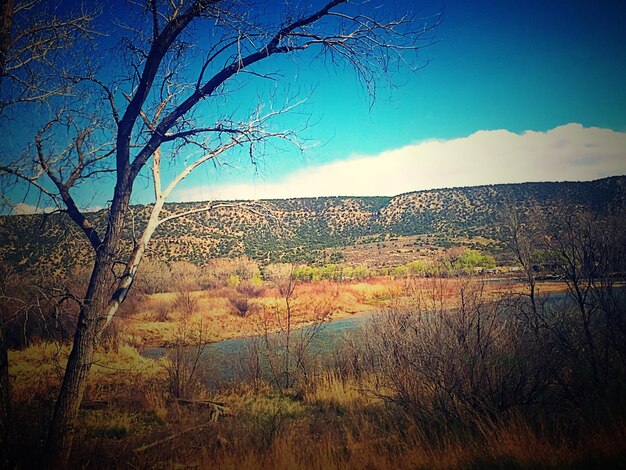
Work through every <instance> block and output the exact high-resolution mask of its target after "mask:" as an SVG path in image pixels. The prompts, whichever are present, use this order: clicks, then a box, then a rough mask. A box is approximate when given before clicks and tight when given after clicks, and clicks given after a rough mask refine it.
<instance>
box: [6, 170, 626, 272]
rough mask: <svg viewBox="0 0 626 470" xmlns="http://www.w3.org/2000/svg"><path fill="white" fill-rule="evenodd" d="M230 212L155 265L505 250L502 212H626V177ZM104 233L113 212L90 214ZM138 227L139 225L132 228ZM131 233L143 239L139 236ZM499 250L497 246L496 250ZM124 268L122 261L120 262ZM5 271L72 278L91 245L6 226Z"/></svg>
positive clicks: (168, 233)
mask: <svg viewBox="0 0 626 470" xmlns="http://www.w3.org/2000/svg"><path fill="white" fill-rule="evenodd" d="M223 202H226V203H228V202H230V203H232V207H221V208H217V209H214V210H212V211H210V212H198V213H195V214H192V215H189V216H184V217H181V218H179V219H174V220H172V221H171V222H168V223H166V224H164V225H162V226H160V227H159V228H158V229H157V231H156V232H155V235H154V237H153V240H152V242H151V248H150V251H149V253H148V255H149V256H154V257H159V258H160V259H162V260H164V261H167V262H171V261H180V260H186V261H191V262H193V263H195V264H204V263H206V262H207V261H208V260H209V259H211V258H215V257H235V256H240V255H247V256H250V257H251V258H254V259H257V260H259V261H261V262H263V263H269V262H275V261H299V262H307V263H316V262H317V263H319V262H321V261H322V260H323V259H325V258H326V251H327V250H333V249H336V248H338V247H341V246H346V245H352V244H355V243H356V242H357V241H359V240H363V239H367V238H372V237H380V236H384V235H389V236H419V235H428V236H432V237H434V242H433V243H435V244H438V245H440V246H450V244H456V243H459V240H468V239H473V238H476V237H481V238H484V239H487V240H493V241H494V242H495V245H497V240H498V232H499V219H500V217H501V214H502V212H503V211H506V210H512V209H514V210H516V211H518V212H519V213H520V214H521V215H522V216H523V217H528V216H529V214H530V213H531V212H532V216H533V217H541V218H542V219H545V220H547V221H551V220H556V219H559V218H562V217H563V216H564V215H566V214H568V213H575V212H580V211H588V212H592V213H594V214H606V213H611V212H616V211H621V210H623V209H624V208H625V207H626V176H611V177H606V178H601V179H598V180H593V181H585V182H577V181H562V182H554V181H550V182H528V183H511V184H493V185H480V186H465V187H456V188H441V189H430V190H417V191H411V192H407V193H402V194H398V195H397V196H363V197H357V196H331V197H311V198H290V199H265V200H261V201H257V202H254V204H258V205H259V207H261V208H262V212H260V211H249V210H245V209H244V207H243V206H244V205H246V204H247V205H249V204H251V203H252V202H251V201H223ZM205 204H206V202H184V203H169V204H166V206H165V209H164V210H165V213H167V214H176V213H180V212H181V211H184V210H189V209H194V208H199V207H202V206H203V205H205ZM149 208H150V206H149V205H135V206H132V207H131V214H130V215H129V223H128V224H127V225H126V228H125V233H124V237H125V239H126V240H127V241H128V243H127V246H126V249H127V250H128V249H129V246H130V241H131V240H132V239H133V236H135V235H136V233H137V232H138V231H139V230H141V228H142V226H143V224H144V223H145V221H146V220H147V214H148V212H149ZM91 216H92V218H93V220H94V223H95V224H96V226H97V227H100V229H102V228H103V227H104V226H105V224H106V210H101V211H98V212H94V213H91ZM131 222H132V223H131ZM133 229H136V230H135V232H133ZM495 245H494V246H495ZM119 255H120V258H122V259H123V257H124V256H125V254H124V253H120V254H119ZM0 262H1V263H2V264H3V265H4V266H9V267H11V269H13V270H16V271H30V272H33V271H41V272H55V273H57V274H62V273H67V272H69V271H71V270H73V269H75V268H76V266H85V265H88V264H89V262H90V254H89V249H88V246H87V242H86V240H85V239H84V236H83V235H82V233H80V232H79V230H78V229H77V228H76V227H75V226H74V225H73V223H72V222H71V221H70V220H69V219H68V217H67V216H66V215H64V214H52V215H43V214H38V215H12V216H1V217H0Z"/></svg>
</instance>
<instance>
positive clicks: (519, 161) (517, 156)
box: [176, 124, 626, 201]
mask: <svg viewBox="0 0 626 470" xmlns="http://www.w3.org/2000/svg"><path fill="white" fill-rule="evenodd" d="M623 174H626V133H624V132H616V131H613V130H610V129H601V128H595V127H592V128H584V127H583V126H581V125H580V124H567V125H564V126H560V127H556V128H554V129H552V130H549V131H547V132H535V131H526V132H524V133H523V134H515V133H513V132H510V131H507V130H493V131H478V132H476V133H474V134H472V135H470V136H468V137H463V138H458V139H452V140H447V141H426V142H422V143H418V144H413V145H407V146H405V147H401V148H398V149H393V150H388V151H385V152H382V153H380V154H378V155H371V156H356V157H353V158H350V159H347V160H341V161H336V162H333V163H330V164H325V165H322V166H318V167H310V168H307V169H302V170H298V171H296V172H294V173H292V174H290V175H288V176H287V177H286V178H284V179H282V180H281V181H278V182H274V183H266V184H260V183H259V184H254V183H241V184H231V185H217V186H210V187H209V186H204V187H194V188H190V189H182V190H180V191H179V192H178V193H177V194H176V196H177V197H176V199H177V200H180V201H194V200H208V199H265V198H287V197H305V196H337V195H358V196H374V195H396V194H400V193H404V192H409V191H416V190H421V189H433V188H443V187H456V186H474V185H482V184H497V183H522V182H526V181H564V180H568V181H585V180H593V179H597V178H602V177H605V176H611V175H623Z"/></svg>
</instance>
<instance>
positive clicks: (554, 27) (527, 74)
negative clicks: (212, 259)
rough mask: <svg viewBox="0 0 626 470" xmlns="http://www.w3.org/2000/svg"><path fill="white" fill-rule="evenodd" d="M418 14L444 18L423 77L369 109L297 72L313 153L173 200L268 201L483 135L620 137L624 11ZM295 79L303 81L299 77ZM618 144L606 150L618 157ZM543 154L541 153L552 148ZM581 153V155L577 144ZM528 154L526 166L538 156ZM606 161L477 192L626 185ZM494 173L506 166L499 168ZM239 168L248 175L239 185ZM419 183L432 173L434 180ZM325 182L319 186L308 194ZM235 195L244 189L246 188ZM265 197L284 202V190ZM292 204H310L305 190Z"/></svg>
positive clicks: (323, 75)
mask: <svg viewBox="0 0 626 470" xmlns="http://www.w3.org/2000/svg"><path fill="white" fill-rule="evenodd" d="M416 5H423V6H424V10H423V12H424V14H425V15H430V14H434V13H435V12H437V11H443V12H444V17H443V22H442V23H441V25H440V26H439V28H438V30H437V33H436V35H435V37H434V44H433V45H431V46H429V47H427V48H425V49H423V50H422V51H421V52H420V59H421V60H423V61H424V63H426V67H424V68H423V69H422V70H419V71H418V72H417V73H415V74H413V73H404V74H402V75H401V76H396V77H395V79H396V81H397V82H399V83H404V84H403V86H401V87H399V88H396V89H393V90H386V89H384V87H383V89H381V90H379V96H378V99H377V101H376V102H375V104H374V106H373V107H371V108H370V106H369V102H368V99H367V97H366V95H365V91H364V90H363V89H362V88H359V86H358V85H357V84H356V83H355V80H354V78H353V76H351V74H350V73H349V72H342V71H341V70H339V71H336V70H333V69H328V68H326V67H319V68H318V69H316V70H304V71H301V75H303V76H305V78H304V79H301V83H305V84H307V85H309V84H317V88H316V90H315V93H314V94H313V96H312V97H311V99H310V100H309V105H310V106H311V108H312V111H313V116H314V119H313V120H316V119H317V124H316V125H315V126H314V127H313V128H311V129H310V130H309V131H308V133H307V135H308V136H310V137H311V138H312V139H314V140H316V141H317V142H318V146H317V147H314V148H311V149H309V151H308V152H307V155H306V158H302V157H301V156H298V155H295V154H292V153H289V152H285V153H284V154H282V155H276V156H274V155H269V156H268V157H267V158H266V160H265V165H263V166H262V167H261V169H260V172H259V173H258V174H257V175H256V176H254V175H252V176H251V173H252V172H251V171H250V169H249V168H248V169H246V168H245V166H244V167H238V169H237V170H236V171H230V170H220V171H219V172H218V173H217V175H215V174H214V173H215V172H213V171H211V172H209V173H204V172H202V173H201V174H199V175H197V176H199V177H201V178H202V181H200V178H196V179H194V180H192V181H190V182H189V183H190V186H192V188H195V189H196V191H194V189H191V190H185V191H181V192H180V193H179V194H180V197H182V198H184V199H199V198H200V199H205V198H207V197H220V196H227V197H237V190H243V189H245V191H243V193H242V196H241V197H250V196H257V197H269V196H272V195H273V193H272V191H271V190H270V191H268V190H267V188H265V186H266V185H274V188H276V184H277V183H278V184H280V183H281V182H285V181H286V180H288V179H290V178H292V177H294V176H303V175H305V174H308V173H311V172H315V171H317V169H318V167H319V166H321V165H328V164H330V163H331V162H337V161H346V160H356V161H357V163H355V165H354V167H355V168H358V162H359V161H360V159H361V158H363V157H368V158H372V157H375V156H377V155H380V154H381V153H383V152H390V151H393V150H395V149H400V148H406V146H410V145H411V144H416V143H419V142H423V141H429V140H433V139H436V140H440V141H442V140H450V139H459V138H464V137H469V136H471V135H472V134H474V133H476V132H478V131H484V130H500V129H504V130H508V131H511V132H512V133H516V134H523V133H524V132H526V131H539V132H548V131H550V130H552V129H554V128H558V127H560V126H564V125H566V124H569V123H578V124H581V125H582V128H581V127H580V126H578V127H571V128H569V131H570V133H571V134H572V138H574V137H579V136H583V135H589V139H593V138H594V137H593V136H592V135H591V134H593V132H590V131H588V129H587V131H588V132H585V128H591V127H598V128H604V129H610V130H613V131H617V132H619V133H623V132H625V131H626V86H625V85H624V83H625V81H626V28H624V27H623V25H624V24H626V6H625V5H626V3H622V2H607V3H606V4H597V3H592V2H588V1H551V2H544V1H529V2H524V3H523V4H519V3H514V2H505V1H482V2H481V1H464V0H453V1H447V2H437V1H431V2H426V3H424V2H422V3H420V2H416ZM305 72H309V74H310V75H309V76H308V77H307V76H306V73H305ZM311 75H313V76H314V78H313V79H311V78H310V76H311ZM305 88H306V86H305ZM617 137H620V135H618V136H617ZM622 142H623V141H622V140H620V139H618V140H617V143H615V142H614V144H615V145H616V146H617V148H618V150H619V148H620V146H621V145H622ZM602 143H603V142H602V141H600V142H599V143H598V142H596V143H595V144H594V145H599V146H602ZM545 145H551V144H550V139H547V142H546V143H545ZM580 145H582V146H583V147H584V145H585V143H584V142H583V143H581V144H580ZM503 150H504V149H503ZM459 151H460V152H463V150H462V149H461V150H459ZM472 151H473V152H475V151H476V149H474V148H473V147H472V148H471V149H468V153H469V154H471V152H472ZM532 151H533V152H535V154H536V153H537V152H539V151H541V149H537V148H533V150H532ZM611 152H612V153H611V158H612V160H611V161H612V162H613V163H612V164H611V165H608V166H606V168H604V167H603V166H602V162H603V157H604V154H602V155H600V156H595V155H594V156H591V157H590V158H598V159H599V160H600V164H599V165H598V167H594V166H592V167H589V168H587V169H586V170H587V172H586V173H581V172H580V171H567V170H568V168H567V165H568V161H567V160H563V159H561V164H562V167H561V169H562V171H560V170H559V167H557V168H554V170H553V171H552V172H544V171H535V172H534V173H533V172H527V173H526V174H521V175H520V174H515V175H508V176H507V175H501V174H498V175H494V177H493V179H492V180H490V179H489V175H487V177H486V178H483V179H482V180H480V181H485V182H487V183H488V182H492V183H502V182H516V181H520V180H521V181H526V180H538V179H539V180H541V179H565V178H566V177H568V175H571V177H575V178H577V179H595V178H597V177H600V176H606V175H608V174H611V173H618V174H623V173H626V147H625V150H624V153H623V155H621V156H620V155H617V157H616V156H615V150H614V149H613V150H612V151H611ZM418 153H419V152H418ZM512 153H513V154H514V156H510V157H509V158H517V159H524V158H525V154H524V152H517V151H516V152H512ZM496 157H497V155H494V156H493V158H494V159H495V158H496ZM415 158H417V157H415ZM442 158H443V157H442ZM459 158H462V155H460V156H459ZM468 158H469V156H468ZM616 161H617V163H615V162H616ZM620 162H622V165H621V166H620ZM492 163H494V160H493V159H492V160H491V161H490V164H492ZM502 163H503V164H504V166H507V164H506V161H502ZM445 164H448V165H454V161H453V160H451V158H450V157H448V158H447V160H445ZM495 164H498V162H497V160H496V161H495ZM546 166H548V165H546ZM241 168H243V169H244V171H243V173H244V174H246V176H245V177H243V178H242V172H241V171H240V170H241ZM410 168H414V169H415V170H418V169H419V162H413V163H412V165H411V166H410ZM331 169H332V167H331V168H330V169H329V171H330V170H331ZM405 169H406V168H405ZM426 170H428V171H426ZM488 170H489V168H486V169H485V170H484V171H488ZM539 170H541V168H539ZM425 171H426V172H430V173H434V172H436V168H428V169H425ZM400 173H402V169H401V171H400ZM561 175H562V176H561ZM391 176H392V175H390V177H391ZM435 176H439V175H435ZM513 176H515V178H513ZM324 179H325V178H324V177H321V178H320V179H319V181H317V182H316V183H319V182H320V181H324ZM436 179H437V180H438V181H439V183H438V186H441V185H444V186H450V185H456V184H468V185H469V184H475V183H476V182H477V180H476V179H475V178H474V179H472V178H468V179H467V181H463V180H462V179H460V180H459V179H458V178H455V179H453V180H450V182H449V184H446V183H445V178H444V179H443V180H442V178H436ZM418 183H419V184H418ZM242 184H246V185H248V186H247V187H246V188H244V187H243V186H242ZM312 184H313V183H312ZM371 184H372V182H371V181H367V182H364V183H363V185H361V189H360V191H359V188H355V192H360V193H362V194H365V193H367V194H377V193H378V194H383V191H384V193H385V194H387V192H388V191H393V185H386V186H385V187H384V188H383V187H382V185H381V187H380V191H378V190H377V189H376V188H372V187H371ZM314 186H315V185H314ZM409 186H410V182H409V183H407V184H405V185H398V191H397V192H402V191H405V190H410V189H415V190H417V189H423V188H427V187H430V186H432V185H428V184H426V182H425V181H422V179H420V181H418V180H417V178H416V184H415V187H413V188H409ZM202 188H204V189H202ZM348 192H349V191H348ZM348 192H347V191H344V193H348ZM244 193H245V194H244ZM275 194H276V196H281V197H282V196H287V195H289V190H287V189H286V188H285V190H281V191H276V192H275ZM293 194H294V195H315V189H314V187H312V188H310V189H309V190H308V192H305V193H304V194H303V193H300V192H298V191H295V192H293ZM319 194H320V195H327V194H342V188H341V187H333V188H323V189H322V188H320V191H319Z"/></svg>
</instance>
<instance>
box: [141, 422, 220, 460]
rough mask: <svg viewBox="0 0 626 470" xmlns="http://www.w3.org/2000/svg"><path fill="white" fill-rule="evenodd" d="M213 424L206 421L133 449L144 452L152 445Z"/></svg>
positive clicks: (154, 445)
mask: <svg viewBox="0 0 626 470" xmlns="http://www.w3.org/2000/svg"><path fill="white" fill-rule="evenodd" d="M211 424H212V423H204V424H200V425H198V426H193V427H190V428H187V429H185V430H184V431H181V432H179V433H176V434H172V435H171V436H168V437H166V438H163V439H159V440H158V441H154V442H152V443H150V444H146V445H145V446H141V447H137V448H136V449H133V452H136V453H140V452H144V451H146V450H148V449H151V448H152V447H156V446H158V445H161V444H164V443H166V442H170V441H173V440H174V439H176V438H178V437H180V436H182V435H184V434H187V433H188V432H191V431H195V430H197V429H202V428H206V427H209V426H211Z"/></svg>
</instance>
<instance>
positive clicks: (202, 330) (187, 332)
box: [165, 323, 208, 398]
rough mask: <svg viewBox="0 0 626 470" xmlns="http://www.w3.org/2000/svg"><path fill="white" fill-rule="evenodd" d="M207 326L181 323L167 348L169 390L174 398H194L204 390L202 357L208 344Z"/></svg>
mask: <svg viewBox="0 0 626 470" xmlns="http://www.w3.org/2000/svg"><path fill="white" fill-rule="evenodd" d="M207 336H208V335H207V331H206V327H205V326H204V325H203V324H202V323H199V324H198V325H195V326H193V327H192V326H190V325H188V324H187V323H181V324H180V325H179V328H178V330H177V333H176V338H175V340H174V341H173V342H172V344H170V345H169V346H168V348H167V352H166V357H167V363H166V366H165V367H166V371H167V375H168V391H169V393H170V395H171V396H172V397H173V398H194V397H197V396H198V394H199V393H200V392H201V391H202V390H203V388H204V386H203V383H202V377H201V373H200V358H201V357H202V353H203V352H204V350H205V348H206V345H207Z"/></svg>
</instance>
